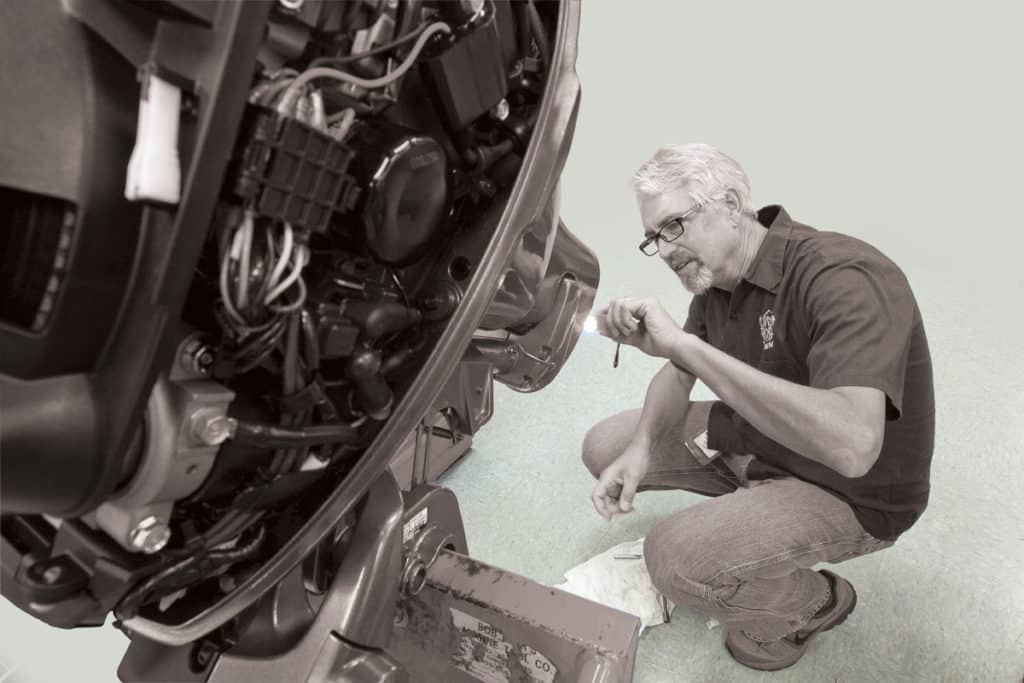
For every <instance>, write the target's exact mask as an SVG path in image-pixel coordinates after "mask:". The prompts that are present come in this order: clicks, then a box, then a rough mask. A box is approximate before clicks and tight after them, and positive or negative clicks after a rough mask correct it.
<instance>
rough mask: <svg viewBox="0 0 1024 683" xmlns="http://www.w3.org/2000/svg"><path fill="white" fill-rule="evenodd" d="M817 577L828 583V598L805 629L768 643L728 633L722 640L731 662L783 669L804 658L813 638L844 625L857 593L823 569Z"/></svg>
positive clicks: (844, 580)
mask: <svg viewBox="0 0 1024 683" xmlns="http://www.w3.org/2000/svg"><path fill="white" fill-rule="evenodd" d="M818 573H819V574H821V575H822V576H824V577H825V578H826V579H828V583H829V589H830V592H831V595H830V597H829V601H828V602H827V603H826V604H825V605H824V606H822V608H821V609H819V610H818V611H817V612H816V613H815V615H814V616H813V617H811V620H810V621H809V622H807V625H806V626H804V627H803V628H802V629H800V630H799V631H796V632H795V633H790V634H789V635H788V636H785V637H784V638H780V639H779V640H774V641H772V642H770V643H760V642H758V641H756V640H754V639H753V638H751V637H750V636H748V635H747V634H746V633H744V632H743V631H741V630H739V629H729V630H728V631H727V632H726V636H725V649H726V650H728V651H729V654H730V655H732V658H733V659H735V660H736V661H737V662H739V663H740V664H743V665H744V666H749V667H750V668H751V669H758V670H760V671H777V670H779V669H785V668H786V667H787V666H792V665H793V664H796V662H797V660H799V659H800V658H801V657H803V655H804V652H805V651H806V650H807V646H808V645H809V644H810V642H811V640H812V639H813V638H814V637H815V636H816V635H818V634H819V633H822V632H824V631H827V630H829V629H830V628H832V627H834V626H838V625H839V624H841V623H843V622H844V621H846V617H848V616H850V612H852V611H853V608H854V607H856V606H857V591H855V590H853V585H852V584H851V583H850V582H849V581H847V580H846V579H844V578H842V577H841V576H836V575H835V574H833V573H832V572H830V571H828V570H825V569H822V570H820V571H819V572H818Z"/></svg>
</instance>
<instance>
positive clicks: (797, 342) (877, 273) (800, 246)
mask: <svg viewBox="0 0 1024 683" xmlns="http://www.w3.org/2000/svg"><path fill="white" fill-rule="evenodd" d="M758 220H759V221H760V222H761V223H762V224H763V225H765V226H766V227H767V228H768V234H767V235H766V237H765V239H764V242H763V243H762V244H761V248H760V249H759V250H758V253H757V256H756V257H755V259H754V262H753V264H752V265H751V266H750V269H749V271H748V272H747V274H746V276H745V277H744V278H743V280H741V281H740V283H739V285H738V286H737V287H736V289H735V291H733V292H732V293H729V292H727V291H724V290H721V289H716V288H712V289H710V290H709V291H708V292H707V293H705V294H703V295H701V296H696V297H694V298H693V301H692V302H691V304H690V311H689V317H688V318H687V321H686V325H685V326H684V329H685V330H686V331H687V332H691V333H693V334H695V335H697V336H698V337H700V338H701V339H703V340H704V341H706V342H708V343H710V344H711V345H712V346H714V347H715V348H718V349H721V350H722V351H724V352H726V353H728V354H729V355H731V356H733V357H735V358H738V359H739V360H741V361H743V362H745V363H747V364H749V365H752V366H754V367H756V368H757V369H759V370H761V371H763V372H767V373H768V374H771V375H775V376H776V377H781V378H782V379H785V380H789V381H791V382H796V383H798V384H803V385H806V386H811V387H817V388H819V389H831V388H833V387H839V386H862V387H875V388H876V389H880V390H881V391H883V392H885V395H886V413H887V415H886V423H885V438H884V441H883V444H882V450H881V453H880V455H879V456H878V461H877V462H876V463H875V465H874V466H873V467H872V468H871V469H870V470H869V471H868V473H867V474H866V475H865V476H863V477H858V478H856V479H848V478H846V477H844V476H842V475H841V474H839V473H838V472H835V471H833V470H831V469H829V468H828V467H826V466H824V465H822V464H820V463H817V462H815V461H813V460H810V459H808V458H805V457H803V456H801V455H800V454H798V453H796V452H794V451H791V450H789V449H788V448H786V447H785V446H782V445H781V444H779V443H777V442H775V441H773V440H771V439H769V438H768V437H766V436H765V435H763V434H761V433H760V432H759V431H758V430H756V429H755V428H754V427H753V426H752V425H751V424H750V423H749V422H747V421H746V420H745V419H743V418H742V417H740V415H739V414H738V413H736V412H735V411H733V410H732V408H730V407H729V406H728V405H726V404H725V403H722V402H721V401H719V402H717V403H715V404H714V406H713V408H712V410H711V415H710V418H709V425H708V445H709V446H710V447H711V448H716V449H719V450H723V451H728V452H733V453H752V454H754V455H756V456H757V457H756V459H755V460H754V461H753V462H752V463H751V467H750V470H749V471H748V476H749V477H750V478H751V479H764V478H769V477H772V476H780V475H784V476H795V477H797V478H799V479H803V480H805V481H808V482H812V483H814V484H816V485H818V486H821V487H822V488H825V489H828V490H829V491H831V492H832V493H834V494H835V495H836V496H838V497H840V498H842V499H843V500H844V501H846V502H847V503H848V504H849V505H850V507H851V508H852V509H853V511H854V513H855V514H856V516H857V519H858V520H859V521H860V523H861V525H862V526H863V527H864V529H865V530H866V531H868V533H870V534H871V535H872V536H874V537H876V538H879V539H887V540H888V539H895V538H896V537H897V536H899V535H900V534H901V533H902V532H903V531H905V530H907V529H908V528H910V526H911V525H912V524H913V523H914V522H915V521H916V520H917V518H918V517H919V516H920V515H921V513H922V511H924V508H925V506H926V505H927V503H928V473H929V467H930V465H931V458H932V448H933V446H934V437H935V405H934V397H933V391H932V366H931V356H930V354H929V352H928V341H927V339H926V338H925V332H924V327H923V325H922V323H921V315H920V312H919V311H918V308H917V302H916V301H915V300H914V295H913V293H912V292H911V291H910V286H909V285H908V283H907V280H906V278H905V277H904V275H903V273H902V271H900V269H899V268H898V267H897V266H896V264H894V263H893V262H892V261H890V260H889V259H888V258H886V257H885V256H884V255H883V254H882V253H881V252H879V251H878V250H877V249H875V248H874V247H872V246H870V245H868V244H866V243H864V242H861V241H860V240H857V239H854V238H852V237H848V236H846V235H840V234H838V233H833V232H823V231H818V230H815V229H814V228H811V227H809V226H806V225H801V224H800V223H797V222H796V221H794V220H792V219H791V218H790V217H789V215H788V214H787V213H786V211H785V209H783V208H782V207H781V206H769V207H765V208H764V209H761V211H760V212H758Z"/></svg>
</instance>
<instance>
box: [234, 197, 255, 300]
mask: <svg viewBox="0 0 1024 683" xmlns="http://www.w3.org/2000/svg"><path fill="white" fill-rule="evenodd" d="M255 229H256V222H255V220H253V215H252V212H251V211H246V212H245V218H243V219H242V225H241V227H240V228H238V231H239V233H241V235H242V253H241V254H240V255H239V259H238V308H239V310H243V311H244V310H245V308H246V306H248V305H249V266H250V257H251V255H252V233H253V231H254V230H255Z"/></svg>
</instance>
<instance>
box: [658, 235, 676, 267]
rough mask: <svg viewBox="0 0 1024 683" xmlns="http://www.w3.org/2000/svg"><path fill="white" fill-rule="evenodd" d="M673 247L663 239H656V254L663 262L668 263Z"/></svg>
mask: <svg viewBox="0 0 1024 683" xmlns="http://www.w3.org/2000/svg"><path fill="white" fill-rule="evenodd" d="M674 249H675V245H673V244H672V243H671V242H666V241H665V240H658V256H660V257H661V260H662V261H664V262H665V263H668V260H669V256H671V255H672V251H673V250H674Z"/></svg>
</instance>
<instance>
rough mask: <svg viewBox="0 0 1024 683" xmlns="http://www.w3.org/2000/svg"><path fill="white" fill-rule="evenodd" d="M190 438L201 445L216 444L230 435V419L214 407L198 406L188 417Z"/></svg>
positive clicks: (222, 441)
mask: <svg viewBox="0 0 1024 683" xmlns="http://www.w3.org/2000/svg"><path fill="white" fill-rule="evenodd" d="M189 425H190V427H191V433H192V438H193V439H195V441H196V443H197V444H199V445H203V446H218V445H220V444H222V443H224V442H225V441H227V440H228V437H229V436H231V420H230V419H229V418H228V416H227V415H225V414H224V413H222V412H220V411H219V410H217V409H216V408H200V409H199V410H197V411H195V412H194V413H192V416H191V417H190V418H189Z"/></svg>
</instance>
